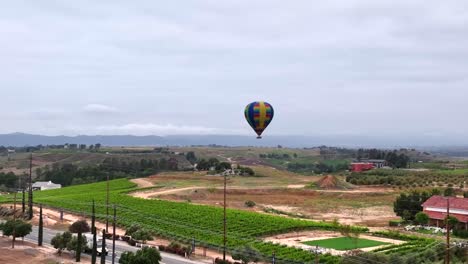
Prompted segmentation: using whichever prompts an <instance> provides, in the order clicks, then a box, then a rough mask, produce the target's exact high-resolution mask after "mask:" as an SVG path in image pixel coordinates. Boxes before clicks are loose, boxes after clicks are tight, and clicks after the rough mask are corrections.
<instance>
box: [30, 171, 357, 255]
mask: <svg viewBox="0 0 468 264" xmlns="http://www.w3.org/2000/svg"><path fill="white" fill-rule="evenodd" d="M134 189H135V185H134V184H133V183H131V182H130V181H128V180H126V179H119V180H114V181H111V182H110V204H116V206H117V215H118V224H119V225H120V226H122V227H128V226H130V225H131V224H134V223H138V224H140V225H142V226H144V227H146V228H148V229H151V230H153V231H154V232H155V233H157V234H158V235H159V236H162V237H167V238H170V239H175V240H179V241H186V242H189V241H191V240H192V239H195V240H196V241H197V243H199V244H201V245H203V246H207V247H212V248H217V249H220V248H221V245H222V241H223V240H222V238H223V237H222V227H223V210H222V208H221V207H213V206H204V205H194V204H190V203H178V202H170V201H163V200H145V199H140V198H135V197H131V196H129V195H127V193H128V192H130V191H132V190H134ZM93 199H94V200H95V201H96V211H97V215H98V218H101V219H104V218H105V199H106V183H105V182H100V183H94V184H86V185H77V186H72V187H67V188H62V189H56V190H49V191H42V192H36V193H35V202H36V203H42V204H44V205H48V206H53V207H60V208H65V209H67V210H70V211H73V212H76V213H79V214H83V215H89V212H90V211H91V202H92V200H93ZM227 219H228V220H227V226H228V229H227V233H228V243H227V247H228V249H230V250H234V249H236V248H238V247H240V246H242V245H245V244H250V245H252V246H254V247H255V248H257V249H258V250H260V252H261V253H262V254H264V256H268V257H269V256H271V255H272V254H273V253H275V254H276V258H277V263H282V262H283V263H292V261H297V262H298V263H303V262H307V261H312V260H313V259H314V255H313V254H311V253H309V252H307V251H305V250H302V249H298V248H292V247H286V246H282V245H278V244H272V243H265V242H262V241H261V240H260V239H259V238H261V237H262V236H266V235H271V234H278V233H282V232H288V231H293V230H304V229H322V230H333V229H336V228H337V226H336V225H334V224H332V223H326V222H314V221H306V220H299V219H291V218H285V217H279V216H272V215H266V214H259V213H254V212H247V211H241V210H233V209H228V210H227ZM362 230H363V231H365V230H366V229H365V228H362ZM281 260H283V261H281ZM338 260H339V258H338V257H335V256H330V255H323V256H322V261H323V262H325V263H337V262H338Z"/></svg>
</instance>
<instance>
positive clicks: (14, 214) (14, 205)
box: [11, 188, 18, 248]
mask: <svg viewBox="0 0 468 264" xmlns="http://www.w3.org/2000/svg"><path fill="white" fill-rule="evenodd" d="M17 192H18V188H15V195H14V198H13V199H14V200H13V239H12V240H11V248H15V238H16V193H17Z"/></svg>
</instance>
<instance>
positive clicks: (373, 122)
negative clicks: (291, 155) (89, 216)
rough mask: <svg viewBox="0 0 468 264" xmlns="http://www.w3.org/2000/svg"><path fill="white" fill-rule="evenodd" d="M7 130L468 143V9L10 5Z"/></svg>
mask: <svg viewBox="0 0 468 264" xmlns="http://www.w3.org/2000/svg"><path fill="white" fill-rule="evenodd" d="M0 71H1V73H0V91H1V98H2V111H1V113H0V120H1V122H2V124H1V126H0V133H9V132H27V133H36V134H45V135H59V134H65V135H77V134H89V135H94V134H134V135H170V134H245V135H252V134H253V132H251V130H250V128H249V126H248V125H247V123H246V122H245V120H244V117H243V111H244V107H245V105H246V104H248V103H250V102H251V101H255V100H265V101H267V102H269V103H271V104H272V105H273V106H274V108H275V114H276V115H275V118H274V120H273V122H272V123H271V125H270V127H269V129H268V133H269V134H272V135H273V134H275V135H285V134H297V135H324V134H346V135H348V134H352V135H354V134H361V135H367V134H369V135H372V134H376V133H383V134H392V135H401V136H403V137H404V136H405V135H409V134H412V135H415V134H424V135H439V136H440V135H453V134H457V135H463V134H465V133H468V1H466V0H460V1H450V0H447V1H440V0H436V1H428V0H421V1H417V0H411V1H408V0H398V1H397V0H391V1H376V0H359V1H357V0H342V1H330V0H327V1H310V0H304V1H284V0H278V1H273V0H265V1H257V0H246V1H242V0H233V1H227V0H223V1H219V0H212V1H201V0H199V1H188V0H183V1H154V0H149V1H117V0H111V1H84V0H80V1H71V0H70V1H57V0H56V1H47V0H43V1H37V0H30V1H20V0H15V1H6V2H4V3H2V7H1V8H0Z"/></svg>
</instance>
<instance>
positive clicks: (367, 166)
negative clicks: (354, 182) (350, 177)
mask: <svg viewBox="0 0 468 264" xmlns="http://www.w3.org/2000/svg"><path fill="white" fill-rule="evenodd" d="M373 168H374V165H373V164H372V163H369V162H353V163H351V168H350V170H351V171H352V172H362V171H368V170H372V169H373Z"/></svg>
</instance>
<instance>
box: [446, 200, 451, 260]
mask: <svg viewBox="0 0 468 264" xmlns="http://www.w3.org/2000/svg"><path fill="white" fill-rule="evenodd" d="M449 217H450V197H447V218H446V220H445V229H446V230H447V248H446V252H445V264H450V224H449Z"/></svg>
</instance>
